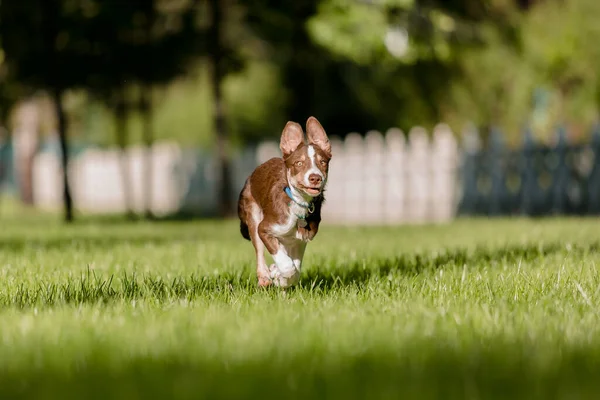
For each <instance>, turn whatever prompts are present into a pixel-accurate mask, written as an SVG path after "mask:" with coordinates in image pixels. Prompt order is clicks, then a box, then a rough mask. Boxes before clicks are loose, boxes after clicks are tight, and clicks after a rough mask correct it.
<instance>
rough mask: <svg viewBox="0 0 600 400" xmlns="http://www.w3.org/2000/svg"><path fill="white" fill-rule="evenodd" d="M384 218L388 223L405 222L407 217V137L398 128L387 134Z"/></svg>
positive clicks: (390, 130)
mask: <svg viewBox="0 0 600 400" xmlns="http://www.w3.org/2000/svg"><path fill="white" fill-rule="evenodd" d="M385 144H386V146H385V157H384V159H385V165H384V172H385V177H384V179H385V180H384V185H385V188H386V190H384V196H385V200H384V203H383V207H384V218H385V220H386V221H387V222H388V223H399V222H403V221H404V219H405V218H406V174H407V173H406V163H405V161H406V147H405V144H406V139H405V138H404V133H403V132H402V131H401V130H400V129H398V128H391V129H389V130H388V131H387V133H386V135H385Z"/></svg>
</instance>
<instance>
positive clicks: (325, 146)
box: [306, 117, 331, 157]
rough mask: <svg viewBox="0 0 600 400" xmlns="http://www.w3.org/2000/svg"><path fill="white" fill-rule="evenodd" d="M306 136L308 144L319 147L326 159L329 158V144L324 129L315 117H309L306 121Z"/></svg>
mask: <svg viewBox="0 0 600 400" xmlns="http://www.w3.org/2000/svg"><path fill="white" fill-rule="evenodd" d="M306 136H307V137H308V144H314V145H316V146H319V148H320V149H321V150H323V151H324V152H325V153H326V154H327V156H328V157H331V143H329V138H328V137H327V133H325V129H323V127H322V126H321V123H320V122H319V121H318V120H317V119H316V118H315V117H310V118H309V119H308V121H306Z"/></svg>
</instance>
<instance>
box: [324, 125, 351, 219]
mask: <svg viewBox="0 0 600 400" xmlns="http://www.w3.org/2000/svg"><path fill="white" fill-rule="evenodd" d="M329 141H330V143H331V154H332V158H331V162H330V163H329V173H328V176H327V186H326V187H325V204H324V205H323V211H322V214H323V217H324V218H331V220H333V221H336V222H341V221H344V220H345V217H346V213H345V210H346V208H347V204H346V201H347V200H346V195H345V190H346V187H345V179H346V172H345V168H346V166H347V165H348V162H347V160H346V154H345V151H344V143H343V142H342V140H341V139H340V138H339V137H336V136H332V137H330V138H329Z"/></svg>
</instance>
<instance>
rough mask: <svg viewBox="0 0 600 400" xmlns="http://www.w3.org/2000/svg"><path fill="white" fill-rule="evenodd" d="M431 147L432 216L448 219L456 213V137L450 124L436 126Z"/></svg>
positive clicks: (434, 218) (443, 219)
mask: <svg viewBox="0 0 600 400" xmlns="http://www.w3.org/2000/svg"><path fill="white" fill-rule="evenodd" d="M431 149H432V152H431V153H432V155H431V157H430V159H429V162H430V165H431V184H430V186H431V188H432V189H430V195H431V199H432V204H431V205H432V210H431V216H432V218H433V220H434V221H447V220H449V219H451V218H452V215H453V214H454V207H455V204H454V200H455V196H454V191H455V186H456V179H455V173H456V152H457V144H456V139H455V138H454V135H453V134H452V131H451V130H450V127H449V126H448V125H446V124H439V125H437V126H436V127H435V128H434V130H433V142H432V147H431Z"/></svg>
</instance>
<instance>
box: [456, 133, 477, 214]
mask: <svg viewBox="0 0 600 400" xmlns="http://www.w3.org/2000/svg"><path fill="white" fill-rule="evenodd" d="M480 151H481V140H480V138H479V132H478V131H477V128H476V127H475V126H474V125H472V124H470V125H468V126H467V127H465V129H464V130H463V132H462V151H461V155H462V163H461V166H460V169H461V173H460V176H462V178H461V181H462V182H460V186H459V189H458V191H459V193H460V200H459V206H458V211H459V213H460V214H466V215H470V214H473V213H474V212H475V211H476V208H477V203H478V200H479V190H478V189H477V158H478V156H479V152H480Z"/></svg>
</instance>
